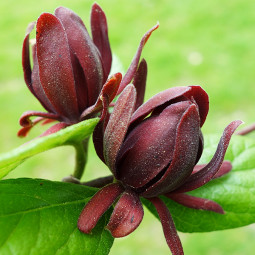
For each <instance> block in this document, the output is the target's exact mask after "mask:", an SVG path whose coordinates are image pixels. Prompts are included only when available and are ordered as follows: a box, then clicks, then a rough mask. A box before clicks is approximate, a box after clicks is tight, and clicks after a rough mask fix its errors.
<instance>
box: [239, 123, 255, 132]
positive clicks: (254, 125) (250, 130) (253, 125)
mask: <svg viewBox="0 0 255 255" xmlns="http://www.w3.org/2000/svg"><path fill="white" fill-rule="evenodd" d="M254 130H255V123H253V124H251V125H250V126H248V127H245V128H243V129H241V130H240V131H238V132H236V135H247V134H249V133H251V132H253V131H254Z"/></svg>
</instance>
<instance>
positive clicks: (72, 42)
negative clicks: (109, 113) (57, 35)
mask: <svg viewBox="0 0 255 255" xmlns="http://www.w3.org/2000/svg"><path fill="white" fill-rule="evenodd" d="M55 15H56V16H57V17H58V18H59V19H60V20H61V22H62V24H63V26H64V28H65V32H66V35H67V38H68V43H69V46H70V48H71V50H72V51H73V53H74V54H75V55H76V56H77V58H78V60H79V62H80V64H81V66H82V68H83V71H84V74H85V78H86V84H87V89H88V105H87V106H91V105H93V104H94V103H95V102H96V100H97V97H98V95H99V93H100V91H101V89H102V86H103V78H104V77H103V75H104V74H103V67H102V63H101V59H100V56H99V54H98V50H97V48H96V46H95V45H94V43H93V41H92V39H91V38H90V36H89V34H88V31H87V30H86V28H85V26H84V23H83V21H82V20H81V19H80V17H79V16H78V15H77V14H76V13H74V12H73V11H71V10H69V9H67V8H64V7H59V8H57V9H56V10H55Z"/></svg>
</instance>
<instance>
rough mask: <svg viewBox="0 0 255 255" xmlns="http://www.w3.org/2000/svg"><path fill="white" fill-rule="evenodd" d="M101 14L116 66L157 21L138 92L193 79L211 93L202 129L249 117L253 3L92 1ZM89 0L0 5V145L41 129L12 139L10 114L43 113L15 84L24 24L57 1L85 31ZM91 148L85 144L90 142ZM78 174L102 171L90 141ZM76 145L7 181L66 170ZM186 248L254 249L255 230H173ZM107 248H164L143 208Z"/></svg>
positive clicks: (254, 94)
mask: <svg viewBox="0 0 255 255" xmlns="http://www.w3.org/2000/svg"><path fill="white" fill-rule="evenodd" d="M97 2H98V4H100V5H101V7H102V8H103V10H104V11H105V13H106V15H107V19H108V25H109V36H110V41H111V46H112V50H113V52H114V53H115V54H116V55H117V56H118V57H119V58H120V59H121V61H122V63H123V66H124V69H125V70H126V69H127V67H128V66H129V64H130V62H131V60H132V57H133V55H134V53H135V51H136V49H137V47H138V44H139V42H140V39H141V37H142V35H143V34H144V33H145V32H146V31H147V30H148V29H149V28H151V27H152V26H153V25H155V24H156V22H157V21H159V22H160V28H159V29H158V30H157V31H155V32H154V33H153V34H152V36H151V38H150V40H149V41H148V43H147V45H146V47H145V49H144V51H143V57H145V58H146V60H147V62H148V68H149V74H148V83H147V91H146V99H148V98H150V97H151V96H152V95H154V94H155V93H157V92H159V91H161V90H164V89H167V88H169V87H171V86H184V85H195V84H198V85H201V86H202V87H203V88H204V89H205V90H206V91H207V92H208V94H209V96H210V112H209V115H208V118H207V122H206V124H205V125H204V128H203V132H204V133H215V132H217V133H220V132H222V130H223V129H224V127H225V126H226V125H227V124H228V123H229V122H230V121H232V120H234V119H242V120H243V121H245V122H246V124H250V123H252V122H254V121H255V114H254V107H255V102H254V99H255V88H254V78H255V73H254V68H255V47H254V43H255V30H254V27H255V15H254V13H255V1H253V0H231V1H227V0H214V1H203V0H183V1H180V0H168V1H167V0H157V1H155V0H140V1H138V0H128V1H120V0H119V1H117V0H116V1H114V0H107V1H106V0H105V1H104V0H98V1H97ZM92 3H93V1H91V0H72V1H68V0H65V1H60V0H44V1H31V0H20V1H15V0H8V1H1V2H0V31H1V36H0V140H1V143H0V152H6V151H8V150H10V149H12V148H15V147H17V146H18V145H21V144H22V143H24V142H26V141H28V140H29V139H31V138H33V137H35V136H36V135H38V134H40V133H41V132H42V131H43V130H45V127H44V128H43V127H40V126H38V127H37V128H34V130H33V131H32V132H31V133H30V136H29V138H26V139H19V138H17V136H16V132H17V131H18V129H19V124H18V119H19V117H20V115H21V114H22V113H23V112H24V111H27V110H41V109H42V108H41V106H40V105H39V103H38V102H37V101H36V99H35V98H34V97H33V96H32V95H31V94H30V92H29V90H28V89H27V87H26V85H25V83H24V81H23V73H22V68H21V47H22V41H23V38H24V34H25V30H26V27H27V24H28V23H29V22H31V21H34V20H36V19H37V17H38V16H39V15H40V14H41V13H42V12H51V13H52V12H53V11H54V9H55V8H56V7H58V6H60V5H62V6H65V7H69V8H70V9H72V10H74V11H75V12H76V13H78V14H79V15H80V16H81V17H82V19H83V20H84V22H85V24H86V25H87V27H88V29H89V25H88V24H89V14H90V8H91V5H92ZM90 145H91V144H90ZM90 147H91V148H90V153H89V154H90V156H89V162H88V166H87V171H86V174H85V177H84V179H85V178H86V179H91V178H95V177H97V176H102V175H107V174H108V170H107V169H106V167H105V166H104V165H103V164H102V163H101V162H100V160H99V159H97V157H96V155H95V152H94V151H93V148H92V146H90ZM73 161H74V151H73V149H72V148H69V147H66V148H58V149H54V150H52V151H49V152H46V153H43V154H41V155H38V156H36V157H34V158H32V159H30V160H28V161H26V162H25V163H24V164H23V165H21V166H20V167H19V168H17V169H16V170H15V171H14V172H12V173H11V174H10V175H9V176H8V178H16V177H39V178H48V179H51V180H61V178H62V177H63V176H67V175H69V174H70V173H71V172H72V166H73ZM180 236H181V239H182V243H183V246H184V251H185V254H192V255H196V254H197V255H200V254H206V255H210V254H213V255H221V254H222V255H223V254H233V255H239V254H240V255H241V254H242V255H243V254H248V255H251V254H254V248H255V244H254V238H255V227H254V226H248V227H244V228H240V229H235V230H227V231H220V232H213V233H204V234H200V233H194V234H182V233H180ZM111 254H112V255H116V254H122V255H128V254H148V255H150V254H169V250H168V247H167V245H166V243H165V240H164V237H163V234H162V229H161V225H160V223H159V222H158V221H157V220H156V219H155V218H154V217H153V216H152V215H151V214H150V213H149V212H148V211H146V212H145V218H144V220H143V222H142V224H141V226H140V227H139V228H138V229H137V230H136V231H135V232H134V233H133V234H131V235H130V236H129V237H126V238H122V239H119V240H116V241H115V243H114V246H113V248H112V251H111Z"/></svg>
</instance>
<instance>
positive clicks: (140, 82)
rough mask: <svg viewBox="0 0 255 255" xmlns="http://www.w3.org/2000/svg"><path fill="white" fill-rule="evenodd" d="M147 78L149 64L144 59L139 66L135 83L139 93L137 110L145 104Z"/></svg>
mask: <svg viewBox="0 0 255 255" xmlns="http://www.w3.org/2000/svg"><path fill="white" fill-rule="evenodd" d="M146 78H147V63H146V61H145V59H142V60H141V62H140V64H139V67H138V70H137V72H136V73H135V76H134V81H133V85H134V86H135V88H136V92H137V99H136V104H135V110H136V109H137V108H138V107H139V106H141V105H142V103H143V100H144V93H145V87H146Z"/></svg>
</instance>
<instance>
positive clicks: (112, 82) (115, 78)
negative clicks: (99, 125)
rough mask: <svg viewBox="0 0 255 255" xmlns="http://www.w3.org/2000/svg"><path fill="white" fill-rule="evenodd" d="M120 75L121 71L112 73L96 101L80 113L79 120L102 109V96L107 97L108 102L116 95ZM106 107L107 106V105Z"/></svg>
mask: <svg viewBox="0 0 255 255" xmlns="http://www.w3.org/2000/svg"><path fill="white" fill-rule="evenodd" d="M121 78H122V75H121V73H116V74H114V75H112V76H111V77H110V78H109V79H108V80H107V81H106V83H105V84H104V86H103V88H102V91H101V92H100V95H99V96H98V98H97V101H96V103H95V104H94V105H92V106H90V107H89V108H87V109H86V110H85V111H84V112H83V113H82V114H81V118H80V119H81V120H84V119H86V118H89V117H90V115H91V114H94V113H97V112H99V111H101V110H102V109H103V101H102V98H103V97H107V99H108V101H109V103H110V102H111V101H112V100H113V99H114V97H115V96H116V93H117V91H118V88H119V85H120V82H121ZM107 107H108V106H107Z"/></svg>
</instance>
